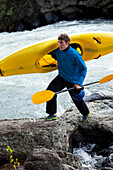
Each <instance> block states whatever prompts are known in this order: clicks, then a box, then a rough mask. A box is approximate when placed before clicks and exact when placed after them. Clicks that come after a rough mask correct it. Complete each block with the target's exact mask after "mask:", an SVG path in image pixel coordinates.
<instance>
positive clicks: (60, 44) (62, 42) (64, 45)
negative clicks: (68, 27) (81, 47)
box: [58, 40, 69, 50]
mask: <svg viewBox="0 0 113 170" xmlns="http://www.w3.org/2000/svg"><path fill="white" fill-rule="evenodd" d="M58 45H59V48H60V50H65V49H66V48H67V47H68V46H69V41H68V42H67V43H66V42H65V41H64V40H58Z"/></svg>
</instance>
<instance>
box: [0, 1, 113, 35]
mask: <svg viewBox="0 0 113 170" xmlns="http://www.w3.org/2000/svg"><path fill="white" fill-rule="evenodd" d="M112 10H113V4H112V1H110V0H107V1H103V0H95V1H94V0H90V1H89V0H84V1H83V0H67V1H65V0H41V1H40V0H32V1H30V0H20V1H18V0H12V1H8V0H1V1H0V32H3V31H8V32H11V31H23V30H32V29H34V28H37V27H39V26H42V25H47V24H51V23H55V22H57V21H62V20H67V21H69V20H76V19H95V18H100V17H103V18H105V19H113V15H112Z"/></svg>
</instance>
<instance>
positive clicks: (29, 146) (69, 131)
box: [0, 96, 113, 170]
mask: <svg viewBox="0 0 113 170" xmlns="http://www.w3.org/2000/svg"><path fill="white" fill-rule="evenodd" d="M87 104H88V106H89V108H90V110H91V113H92V114H91V116H90V117H89V120H88V121H87V122H86V123H82V122H80V118H81V115H80V113H79V112H78V110H77V109H76V108H75V107H74V106H72V107H71V108H70V109H69V110H68V111H66V112H65V113H64V114H63V116H61V117H60V118H58V119H57V120H55V121H51V122H49V121H45V120H44V119H36V120H32V119H18V120H17V119H16V120H0V166H3V164H6V163H7V162H8V154H7V152H6V148H7V145H9V146H10V147H11V149H13V151H14V152H13V155H14V157H15V158H18V159H19V161H20V162H21V161H22V162H24V163H22V166H21V167H20V168H19V169H27V170H31V169H32V170H42V169H43V170H57V169H58V170H75V169H78V170H80V169H82V164H81V162H80V160H79V159H78V158H77V157H76V156H75V155H73V148H77V147H80V145H81V146H83V145H88V144H96V147H95V148H94V150H93V152H96V153H97V154H102V155H105V156H108V157H109V156H110V155H111V157H112V159H113V108H112V106H113V99H108V98H107V99H105V96H104V99H101V100H100V99H99V100H96V101H92V102H87ZM110 161H112V160H110ZM103 165H105V166H104V168H105V167H107V166H108V164H107V165H106V162H104V163H103ZM110 165H111V167H110V168H112V165H113V164H112V163H110ZM104 168H103V169H104Z"/></svg>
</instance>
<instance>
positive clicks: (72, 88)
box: [55, 81, 99, 94]
mask: <svg viewBox="0 0 113 170" xmlns="http://www.w3.org/2000/svg"><path fill="white" fill-rule="evenodd" d="M96 83H99V81H95V82H92V83H87V84H84V85H83V87H84V86H89V85H92V84H96ZM74 89H75V87H71V88H69V89H65V90H61V91H57V92H55V94H59V93H63V92H66V91H70V90H74Z"/></svg>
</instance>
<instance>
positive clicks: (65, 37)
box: [58, 34, 70, 43]
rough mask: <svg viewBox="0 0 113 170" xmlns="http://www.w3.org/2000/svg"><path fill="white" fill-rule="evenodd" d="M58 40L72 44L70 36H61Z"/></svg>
mask: <svg viewBox="0 0 113 170" xmlns="http://www.w3.org/2000/svg"><path fill="white" fill-rule="evenodd" d="M58 40H64V41H65V42H66V43H67V42H68V41H69V42H70V37H69V35H68V34H60V35H59V36H58Z"/></svg>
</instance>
